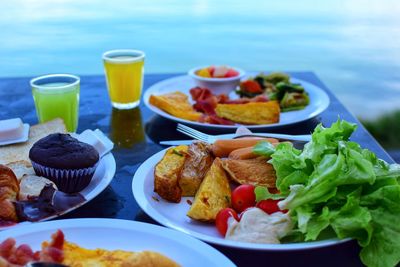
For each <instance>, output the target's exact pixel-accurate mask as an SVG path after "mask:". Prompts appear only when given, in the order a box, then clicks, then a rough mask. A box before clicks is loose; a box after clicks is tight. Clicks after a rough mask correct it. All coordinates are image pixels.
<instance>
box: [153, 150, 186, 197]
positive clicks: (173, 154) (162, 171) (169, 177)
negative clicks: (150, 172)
mask: <svg viewBox="0 0 400 267" xmlns="http://www.w3.org/2000/svg"><path fill="white" fill-rule="evenodd" d="M187 150H188V146H186V145H182V146H177V147H172V148H170V149H168V150H167V152H166V153H165V155H164V157H163V158H162V159H161V161H160V162H158V163H157V165H156V167H155V169H154V192H156V193H157V194H158V195H160V197H162V198H163V199H165V200H167V201H171V202H176V203H179V202H180V201H181V197H182V190H181V188H180V187H179V174H180V172H181V170H182V168H183V164H184V163H185V155H186V153H187Z"/></svg>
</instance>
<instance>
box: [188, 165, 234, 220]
mask: <svg viewBox="0 0 400 267" xmlns="http://www.w3.org/2000/svg"><path fill="white" fill-rule="evenodd" d="M230 205H231V189H230V186H229V181H228V177H227V176H226V174H225V171H224V169H223V168H222V166H221V160H220V158H215V160H214V162H213V164H212V165H211V167H210V169H209V171H208V172H207V174H206V176H205V177H204V180H203V182H202V183H201V185H200V188H199V189H198V190H197V193H196V196H195V198H194V201H193V204H192V206H191V207H190V210H189V211H188V213H187V216H189V217H190V218H192V219H194V220H198V221H206V222H213V221H215V218H216V217H217V214H218V212H219V211H220V210H222V209H224V208H227V207H230Z"/></svg>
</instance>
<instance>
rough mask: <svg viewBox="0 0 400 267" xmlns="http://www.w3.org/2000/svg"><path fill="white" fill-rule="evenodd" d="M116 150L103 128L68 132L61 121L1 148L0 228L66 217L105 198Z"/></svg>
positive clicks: (44, 125)
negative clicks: (93, 200)
mask: <svg viewBox="0 0 400 267" xmlns="http://www.w3.org/2000/svg"><path fill="white" fill-rule="evenodd" d="M112 147H113V145H112V142H111V141H109V140H108V139H107V138H106V137H105V136H104V135H103V134H102V133H101V132H100V131H99V130H96V131H91V130H86V131H84V132H83V133H82V134H80V135H78V134H68V133H67V132H66V128H65V125H64V123H63V121H62V120H61V119H55V120H52V121H49V122H46V123H42V124H38V125H34V126H32V127H30V130H29V138H28V140H27V141H26V142H24V143H18V144H12V145H7V146H2V147H0V187H1V194H0V200H1V201H0V229H6V228H10V227H14V226H16V225H18V224H27V223H28V222H37V221H45V220H49V219H52V218H55V217H58V216H61V215H63V214H65V213H67V212H70V211H72V210H74V209H76V208H78V207H80V206H82V205H84V204H85V203H87V202H88V201H90V200H91V199H93V198H94V197H95V196H97V195H98V194H100V193H101V192H102V191H103V190H104V189H105V188H106V187H107V186H108V185H109V184H110V182H111V180H112V178H113V177H114V174H115V170H116V164H115V159H114V157H113V155H112V154H111V153H110V150H111V149H112Z"/></svg>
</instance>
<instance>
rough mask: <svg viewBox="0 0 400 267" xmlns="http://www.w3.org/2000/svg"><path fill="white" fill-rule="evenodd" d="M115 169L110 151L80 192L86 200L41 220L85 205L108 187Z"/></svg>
mask: <svg viewBox="0 0 400 267" xmlns="http://www.w3.org/2000/svg"><path fill="white" fill-rule="evenodd" d="M115 170H116V164H115V159H114V156H113V154H111V153H108V154H106V155H104V157H102V158H101V159H100V162H99V165H98V166H97V168H96V171H95V173H94V175H93V177H92V180H91V181H90V183H89V185H88V186H87V187H86V188H85V189H83V190H82V191H81V192H79V193H81V195H82V196H83V197H84V198H85V199H86V201H84V202H82V203H80V204H78V205H76V206H74V207H72V208H70V209H68V210H65V211H64V212H62V213H58V214H56V215H53V216H50V217H46V218H44V219H42V220H40V221H47V220H51V219H54V218H57V217H60V216H61V215H64V214H66V213H68V212H70V211H73V210H75V209H77V208H79V207H81V206H83V205H85V204H86V203H88V202H89V201H90V200H92V199H93V198H94V197H96V196H97V195H98V194H100V193H101V192H103V190H104V189H106V187H107V186H108V185H109V184H110V183H111V181H112V179H113V177H114V174H115ZM31 223H32V222H20V223H18V224H15V225H11V226H7V227H0V230H5V229H9V228H13V227H16V226H18V225H26V224H31Z"/></svg>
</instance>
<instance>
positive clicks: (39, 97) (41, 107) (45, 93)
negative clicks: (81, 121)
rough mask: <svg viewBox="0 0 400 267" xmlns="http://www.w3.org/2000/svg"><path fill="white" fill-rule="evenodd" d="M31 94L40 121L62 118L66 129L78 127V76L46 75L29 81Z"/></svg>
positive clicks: (73, 129) (70, 129)
mask: <svg viewBox="0 0 400 267" xmlns="http://www.w3.org/2000/svg"><path fill="white" fill-rule="evenodd" d="M31 86H32V95H33V99H34V101H35V106H36V113H37V116H38V119H39V121H40V122H46V121H49V120H52V119H55V118H61V119H63V120H64V123H65V125H66V126H67V130H68V131H69V132H75V131H76V129H77V127H78V113H79V78H78V77H76V76H73V75H64V74H56V75H46V76H41V77H38V78H36V79H33V80H32V81H31Z"/></svg>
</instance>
